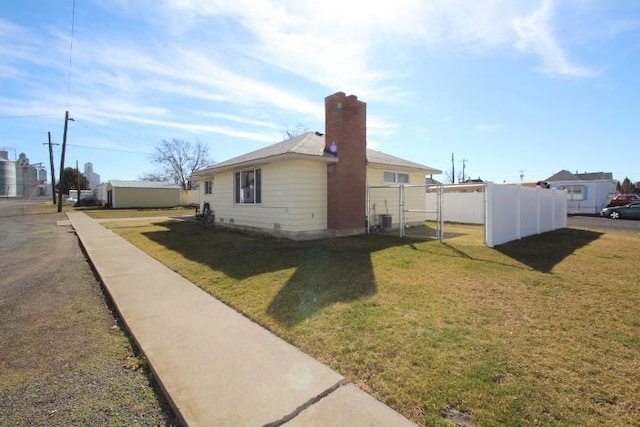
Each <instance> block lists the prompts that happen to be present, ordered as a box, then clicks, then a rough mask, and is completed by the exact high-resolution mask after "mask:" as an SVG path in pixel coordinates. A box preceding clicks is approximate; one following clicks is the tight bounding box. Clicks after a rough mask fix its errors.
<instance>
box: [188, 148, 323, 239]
mask: <svg viewBox="0 0 640 427" xmlns="http://www.w3.org/2000/svg"><path fill="white" fill-rule="evenodd" d="M261 169H262V174H261V175H262V195H261V196H262V197H261V199H262V203H260V204H255V205H251V204H247V205H241V204H235V202H234V200H235V199H234V189H233V184H234V173H235V171H229V172H222V173H219V174H216V175H215V177H214V180H213V194H212V195H210V196H209V195H207V196H204V195H203V199H202V200H203V202H204V201H209V203H210V205H211V209H212V210H213V211H214V212H215V215H216V223H224V224H227V225H234V226H240V227H252V228H259V229H264V230H267V231H273V232H275V233H278V232H285V233H299V232H318V231H324V230H326V228H327V172H326V164H325V163H323V162H313V161H307V160H287V161H282V162H276V163H270V164H265V165H262V166H261ZM200 188H201V191H203V190H202V188H203V183H202V182H200Z"/></svg>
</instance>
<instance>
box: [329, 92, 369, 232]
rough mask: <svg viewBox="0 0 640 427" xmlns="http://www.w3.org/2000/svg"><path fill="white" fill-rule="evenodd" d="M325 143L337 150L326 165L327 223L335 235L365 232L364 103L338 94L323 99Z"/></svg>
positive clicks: (365, 152) (365, 133) (365, 128)
mask: <svg viewBox="0 0 640 427" xmlns="http://www.w3.org/2000/svg"><path fill="white" fill-rule="evenodd" d="M325 120H326V122H325V144H326V151H327V152H328V153H331V148H332V147H331V146H332V144H333V145H334V148H336V147H337V152H336V155H337V157H338V163H334V164H330V165H328V166H327V214H328V218H327V222H328V224H327V225H328V228H329V231H330V232H332V233H333V234H335V235H349V234H362V233H364V232H366V224H365V212H366V185H367V182H366V180H367V176H366V166H367V165H366V161H367V104H366V103H364V102H362V101H358V98H357V97H356V96H355V95H349V96H346V95H345V94H344V93H343V92H338V93H335V94H333V95H330V96H328V97H326V98H325Z"/></svg>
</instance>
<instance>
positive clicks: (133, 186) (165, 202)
mask: <svg viewBox="0 0 640 427" xmlns="http://www.w3.org/2000/svg"><path fill="white" fill-rule="evenodd" d="M105 191H106V197H107V199H106V204H107V205H109V206H111V207H113V208H170V207H174V206H179V205H180V191H181V188H180V186H179V185H176V184H173V183H170V182H155V181H121V180H115V179H113V180H110V181H109V182H107V185H106V186H105Z"/></svg>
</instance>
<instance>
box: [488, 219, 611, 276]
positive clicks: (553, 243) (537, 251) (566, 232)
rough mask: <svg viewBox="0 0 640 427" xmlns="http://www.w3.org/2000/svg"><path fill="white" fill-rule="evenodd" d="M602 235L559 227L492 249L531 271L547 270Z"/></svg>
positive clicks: (549, 270) (544, 271) (546, 271)
mask: <svg viewBox="0 0 640 427" xmlns="http://www.w3.org/2000/svg"><path fill="white" fill-rule="evenodd" d="M602 235H603V233H598V232H595V231H588V230H578V229H575V228H562V229H559V230H554V231H550V232H547V233H543V234H538V235H535V236H529V237H525V238H523V239H521V240H514V241H511V242H508V243H504V244H502V245H498V246H496V247H494V249H495V250H497V251H498V252H500V253H502V254H504V255H506V256H508V257H510V258H513V259H515V260H517V261H519V262H521V263H523V264H525V265H527V266H529V267H531V268H532V269H534V270H537V271H540V272H543V273H549V272H551V270H553V268H554V267H555V266H556V265H558V264H559V263H560V262H562V261H563V260H564V259H565V258H567V257H568V256H570V255H572V254H574V253H575V252H576V251H577V250H578V249H580V248H583V247H585V246H587V245H588V244H589V243H591V242H593V241H595V240H597V239H599V238H600V236H602Z"/></svg>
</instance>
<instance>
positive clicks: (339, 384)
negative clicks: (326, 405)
mask: <svg viewBox="0 0 640 427" xmlns="http://www.w3.org/2000/svg"><path fill="white" fill-rule="evenodd" d="M348 383H349V382H348V381H347V380H346V379H342V380H340V381H338V382H337V383H335V384H334V385H333V386H331V387H329V388H328V389H326V390H325V391H323V392H322V393H320V394H318V395H317V396H314V397H312V398H311V399H309V400H307V401H306V402H305V403H303V404H302V405H300V406H298V407H297V408H296V409H294V410H293V412H291V413H290V414H287V415H285V416H284V417H282V418H280V419H279V420H276V421H273V422H270V423H267V424H265V425H264V426H263V427H279V426H281V425H283V424H285V423H288V422H289V421H291V420H292V419H294V418H295V417H297V416H298V415H300V413H301V412H302V411H304V410H305V409H307V408H309V407H310V406H312V405H315V404H316V403H318V402H319V401H321V400H322V399H324V398H325V397H327V396H329V395H330V394H331V393H333V392H334V391H336V390H337V389H339V388H340V387H342V386H343V385H347V384H348Z"/></svg>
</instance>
